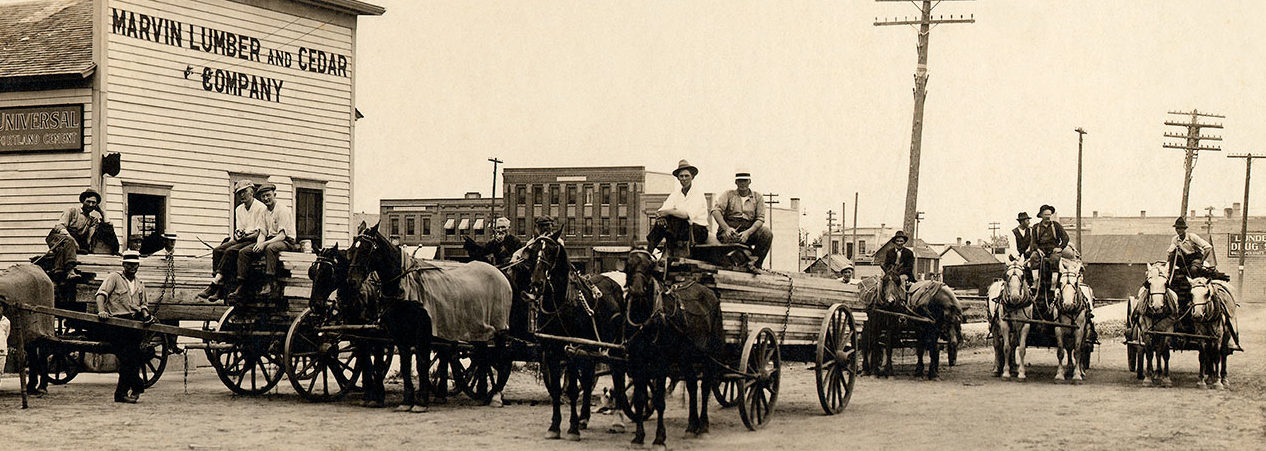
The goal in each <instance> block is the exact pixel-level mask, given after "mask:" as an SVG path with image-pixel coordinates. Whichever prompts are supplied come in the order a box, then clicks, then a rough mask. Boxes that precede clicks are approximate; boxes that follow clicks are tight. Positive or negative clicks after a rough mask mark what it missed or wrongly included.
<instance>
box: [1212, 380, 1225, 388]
mask: <svg viewBox="0 0 1266 451" xmlns="http://www.w3.org/2000/svg"><path fill="white" fill-rule="evenodd" d="M1213 389H1214V390H1226V386H1225V385H1222V383H1221V382H1214V383H1213Z"/></svg>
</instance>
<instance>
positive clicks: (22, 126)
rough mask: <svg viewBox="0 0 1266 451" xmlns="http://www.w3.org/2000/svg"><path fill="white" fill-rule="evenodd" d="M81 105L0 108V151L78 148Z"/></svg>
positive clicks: (80, 146)
mask: <svg viewBox="0 0 1266 451" xmlns="http://www.w3.org/2000/svg"><path fill="white" fill-rule="evenodd" d="M83 115H84V106H83V104H74V105H52V106H34V107H12V108H0V153H5V152H38V151H62V150H75V151H81V150H83V147H84V124H83Z"/></svg>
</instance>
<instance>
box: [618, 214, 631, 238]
mask: <svg viewBox="0 0 1266 451" xmlns="http://www.w3.org/2000/svg"><path fill="white" fill-rule="evenodd" d="M619 232H620V236H628V234H629V218H620V230H619Z"/></svg>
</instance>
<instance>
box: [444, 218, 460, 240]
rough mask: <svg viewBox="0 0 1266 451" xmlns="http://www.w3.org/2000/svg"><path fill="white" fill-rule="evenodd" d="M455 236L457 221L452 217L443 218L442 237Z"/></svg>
mask: <svg viewBox="0 0 1266 451" xmlns="http://www.w3.org/2000/svg"><path fill="white" fill-rule="evenodd" d="M455 234H457V219H455V218H453V217H452V216H449V217H446V218H444V236H453V235H455Z"/></svg>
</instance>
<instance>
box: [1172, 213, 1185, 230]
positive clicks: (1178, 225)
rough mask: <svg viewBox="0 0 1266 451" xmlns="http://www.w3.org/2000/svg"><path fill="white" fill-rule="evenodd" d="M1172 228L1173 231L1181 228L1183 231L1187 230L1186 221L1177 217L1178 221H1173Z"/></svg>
mask: <svg viewBox="0 0 1266 451" xmlns="http://www.w3.org/2000/svg"><path fill="white" fill-rule="evenodd" d="M1174 228H1175V229H1179V228H1181V229H1185V228H1187V220H1186V219H1183V217H1182V216H1179V217H1178V219H1177V220H1175V221H1174Z"/></svg>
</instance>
